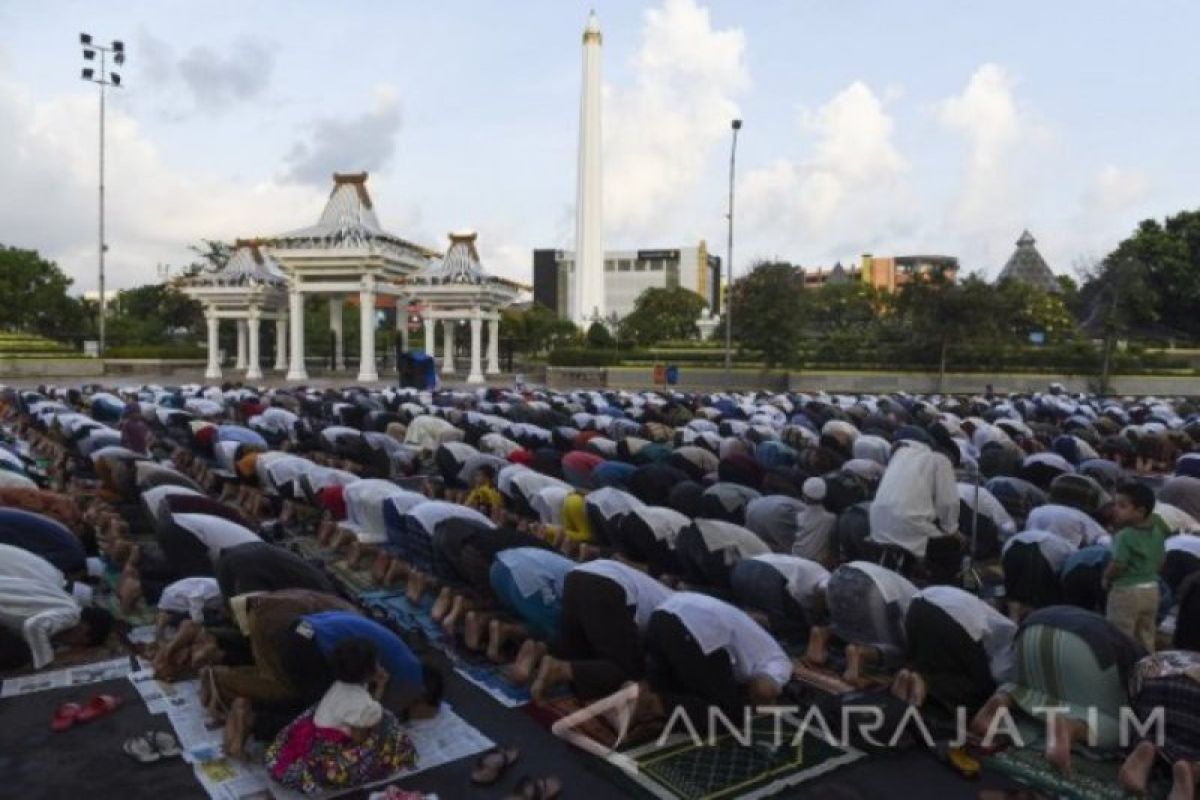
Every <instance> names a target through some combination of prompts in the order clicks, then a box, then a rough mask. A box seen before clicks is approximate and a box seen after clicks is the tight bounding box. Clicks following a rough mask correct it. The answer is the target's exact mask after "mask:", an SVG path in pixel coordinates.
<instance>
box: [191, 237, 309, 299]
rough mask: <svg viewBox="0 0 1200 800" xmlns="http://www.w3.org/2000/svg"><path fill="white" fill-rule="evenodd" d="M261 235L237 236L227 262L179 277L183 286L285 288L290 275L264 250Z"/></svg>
mask: <svg viewBox="0 0 1200 800" xmlns="http://www.w3.org/2000/svg"><path fill="white" fill-rule="evenodd" d="M265 244H266V243H265V242H263V241H262V240H259V239H238V240H237V242H236V243H235V244H234V251H233V254H232V255H231V256H230V257H229V261H227V262H226V263H225V266H223V267H221V268H220V269H219V270H216V271H214V272H200V273H198V274H196V275H190V276H187V277H185V278H181V279H180V285H182V286H197V287H198V286H267V287H278V288H284V287H285V286H286V285H287V278H286V277H285V276H284V274H283V270H281V269H280V268H279V262H278V261H276V260H275V259H274V258H272V257H271V255H270V253H268V252H266V250H264V249H263V248H264V246H265Z"/></svg>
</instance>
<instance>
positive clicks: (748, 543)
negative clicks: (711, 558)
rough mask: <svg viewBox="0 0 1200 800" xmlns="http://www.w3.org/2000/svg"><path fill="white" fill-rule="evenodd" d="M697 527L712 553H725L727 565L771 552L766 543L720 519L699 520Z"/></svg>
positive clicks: (739, 527) (696, 523)
mask: <svg viewBox="0 0 1200 800" xmlns="http://www.w3.org/2000/svg"><path fill="white" fill-rule="evenodd" d="M695 525H696V529H697V530H698V531H700V536H701V538H703V539H704V546H705V547H706V548H708V551H709V552H710V553H715V552H717V551H718V550H724V551H725V563H726V564H734V563H736V562H737V561H739V560H740V559H742V558H747V557H749V556H757V555H760V554H762V553H769V552H771V548H769V547H767V544H766V542H764V541H763V540H762V539H760V538H758V537H757V536H755V535H754V534H753V533H752V532H750V531H748V530H746V529H745V528H743V527H742V526H741V525H735V524H734V523H732V522H725V521H724V520H718V519H698V520H696V522H695Z"/></svg>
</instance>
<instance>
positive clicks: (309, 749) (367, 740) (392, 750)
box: [265, 638, 417, 794]
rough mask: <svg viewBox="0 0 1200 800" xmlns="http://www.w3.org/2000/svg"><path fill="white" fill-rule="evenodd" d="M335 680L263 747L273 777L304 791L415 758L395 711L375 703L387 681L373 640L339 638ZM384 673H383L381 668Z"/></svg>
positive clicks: (362, 781) (362, 780) (378, 776)
mask: <svg viewBox="0 0 1200 800" xmlns="http://www.w3.org/2000/svg"><path fill="white" fill-rule="evenodd" d="M329 671H330V674H331V675H332V677H333V683H332V684H330V686H329V688H328V689H327V690H326V691H325V694H324V696H322V697H321V701H320V702H319V703H317V704H316V706H314V707H313V708H311V709H309V710H308V711H305V712H304V713H303V714H301V715H300V716H299V717H298V718H297V719H296V720H295V721H293V722H292V723H291V724H289V725H288V726H287V727H286V728H284V729H283V730H282V731H280V732H279V735H278V736H277V737H276V738H275V741H274V742H273V743H272V744H271V746H270V747H268V748H267V752H266V757H265V762H266V766H267V769H268V770H269V771H270V773H271V777H272V778H274V779H275V780H276V781H278V782H279V783H281V784H282V785H284V786H286V787H288V788H290V789H298V790H300V791H302V792H304V793H305V794H315V793H317V792H321V791H327V790H336V789H350V788H353V787H356V786H364V785H366V784H370V783H375V782H377V781H381V780H385V779H387V778H390V777H392V776H394V775H395V774H396V773H398V772H399V771H401V770H403V769H411V768H412V767H414V766H415V765H416V763H417V751H416V748H415V747H414V746H413V743H412V740H411V739H409V738H408V734H406V733H405V732H404V728H403V727H402V726H401V724H400V722H399V720H397V719H396V716H395V714H393V713H392V712H391V711H388V710H387V709H385V708H384V707H383V705H382V704H381V703H380V702H379V697H380V696H381V695H382V693H383V688H384V686H385V685H386V682H384V681H380V680H379V677H380V673H381V672H382V668H381V666H380V662H379V653H378V651H377V649H376V646H375V644H374V643H373V642H372V641H370V640H369V639H360V638H350V639H342V640H341V641H340V642H338V644H337V646H336V647H334V648H333V651H332V652H331V653H330V655H329ZM384 674H386V673H384Z"/></svg>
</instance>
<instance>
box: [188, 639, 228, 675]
mask: <svg viewBox="0 0 1200 800" xmlns="http://www.w3.org/2000/svg"><path fill="white" fill-rule="evenodd" d="M220 660H221V648H220V646H218V644H217V640H216V638H215V637H214V636H212V635H211V634H209V633H207V632H205V633H203V634H202V635H200V636H197V637H196V641H195V643H193V644H192V652H191V667H192V669H200V668H201V667H208V666H212V665H213V664H217V663H219V662H220Z"/></svg>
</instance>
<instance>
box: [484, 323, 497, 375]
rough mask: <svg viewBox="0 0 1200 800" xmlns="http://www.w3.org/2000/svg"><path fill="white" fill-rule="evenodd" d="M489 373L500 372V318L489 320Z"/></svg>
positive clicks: (495, 373)
mask: <svg viewBox="0 0 1200 800" xmlns="http://www.w3.org/2000/svg"><path fill="white" fill-rule="evenodd" d="M487 373H488V375H499V374H500V320H498V319H490V320H488V365H487Z"/></svg>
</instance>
